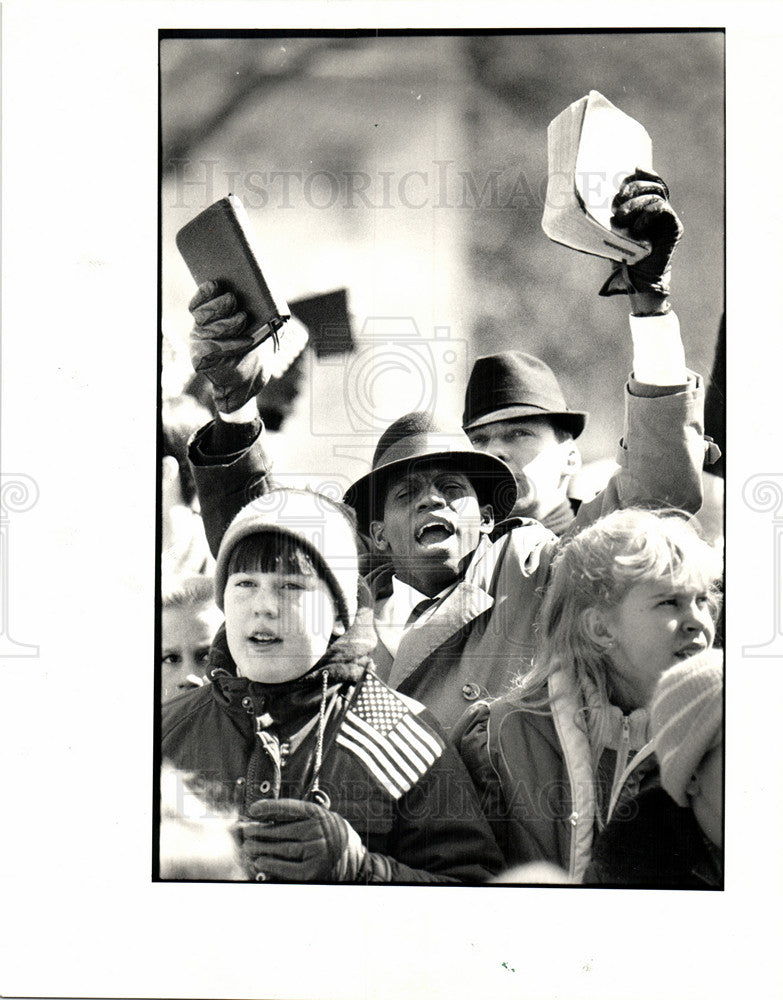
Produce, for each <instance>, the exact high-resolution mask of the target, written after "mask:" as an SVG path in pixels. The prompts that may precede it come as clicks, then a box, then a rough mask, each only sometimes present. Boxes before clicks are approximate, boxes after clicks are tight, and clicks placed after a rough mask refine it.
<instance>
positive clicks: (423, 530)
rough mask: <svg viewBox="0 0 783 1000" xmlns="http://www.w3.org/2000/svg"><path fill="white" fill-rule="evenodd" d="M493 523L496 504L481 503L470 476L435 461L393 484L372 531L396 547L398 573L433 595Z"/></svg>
mask: <svg viewBox="0 0 783 1000" xmlns="http://www.w3.org/2000/svg"><path fill="white" fill-rule="evenodd" d="M492 525H493V520H492V508H491V507H488V506H485V507H481V506H480V505H479V501H478V497H477V496H476V491H475V489H474V488H473V486H472V485H471V482H470V480H469V479H468V477H467V476H465V475H463V474H462V473H460V472H454V471H453V470H451V469H443V468H442V467H438V466H433V467H431V468H426V467H425V468H423V469H416V470H414V471H412V472H410V473H408V474H407V475H404V476H401V477H400V478H399V479H398V480H396V481H395V482H393V483H392V484H391V486H389V488H388V490H387V492H386V501H385V504H384V511H383V521H374V522H373V524H372V525H371V526H370V530H371V533H372V535H373V540H374V541H375V543H376V545H377V546H378V547H379V548H380V549H381V550H384V551H388V552H390V554H391V556H392V562H393V563H394V569H395V572H396V573H397V576H398V577H399V578H400V579H401V580H403V581H404V582H405V583H408V584H410V585H411V586H413V587H416V589H417V590H420V591H421V592H422V593H423V594H427V596H428V597H432V596H434V595H435V594H437V593H438V591H440V590H442V589H443V588H444V587H446V586H448V584H450V583H452V582H453V581H454V580H455V579H457V577H459V576H460V575H461V574H462V573H463V572H464V570H465V567H466V566H467V563H468V561H469V560H470V557H471V556H472V554H473V553H474V552H475V550H476V546H477V545H478V543H479V540H480V538H481V535H482V534H485V533H487V532H489V531H491V530H492Z"/></svg>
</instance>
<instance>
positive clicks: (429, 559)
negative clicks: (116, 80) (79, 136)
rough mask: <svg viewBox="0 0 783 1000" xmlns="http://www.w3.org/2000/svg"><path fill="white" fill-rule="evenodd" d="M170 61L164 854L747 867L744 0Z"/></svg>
mask: <svg viewBox="0 0 783 1000" xmlns="http://www.w3.org/2000/svg"><path fill="white" fill-rule="evenodd" d="M160 65H161V220H162V226H161V232H162V238H161V268H162V282H161V288H162V324H161V325H162V336H163V356H162V373H163V379H162V402H161V411H162V433H163V451H164V454H163V456H162V460H161V463H162V464H161V468H162V474H163V489H162V505H161V516H162V525H161V538H162V553H161V592H162V611H161V622H162V631H161V681H160V687H161V700H162V702H163V703H164V704H163V707H162V710H161V718H162V723H161V734H160V739H161V743H160V748H161V755H162V763H163V764H165V766H166V772H165V774H166V784H165V789H168V793H167V797H166V799H165V801H164V810H165V811H164V815H163V816H162V827H161V836H162V842H161V851H162V857H161V858H160V863H161V869H160V874H161V877H164V878H171V877H173V878H177V877H194V878H209V877H213V878H216V879H220V878H226V877H228V876H227V874H226V873H227V872H234V873H235V874H234V875H233V876H232V877H236V878H240V877H243V878H248V879H251V880H255V881H262V882H265V881H267V880H273V881H281V882H363V883H365V884H370V883H399V882H402V883H421V882H424V883H435V884H439V883H450V884H454V883H460V882H462V883H464V882H467V883H487V882H493V881H497V880H500V881H502V882H504V883H507V882H518V883H537V884H538V883H552V882H554V883H556V884H569V885H580V884H581V885H584V884H588V885H589V884H598V885H613V886H626V887H627V886H641V887H651V888H655V887H658V888H660V887H668V888H679V889H685V888H691V889H705V888H718V889H719V888H721V887H722V885H723V877H724V874H723V858H722V825H723V818H722V817H723V813H722V795H723V792H722V785H723V705H722V702H723V673H722V652H721V647H722V633H721V623H722V597H723V586H722V576H723V566H722V562H723V560H722V556H723V541H724V532H723V510H724V504H723V467H724V466H723V460H722V451H723V450H722V448H721V444H722V442H723V438H724V433H723V429H724V426H725V421H724V413H725V407H724V400H725V362H724V353H725V342H724V340H723V337H724V333H723V331H724V325H725V320H724V307H723V302H724V291H723V271H724V223H723V202H724V194H723V192H724V94H723V75H724V36H723V32H721V31H703V32H702V31H690V32H687V31H685V32H625V31H620V32H614V33H613V32H586V31H583V32H567V31H566V32H559V33H552V32H515V33H496V32H485V33H478V32H477V33H473V32H453V33H446V32H437V33H433V32H393V33H389V34H385V33H380V34H379V33H373V34H368V33H353V34H350V35H348V36H347V37H346V34H345V33H340V34H336V33H321V34H318V35H316V36H309V35H306V34H303V33H301V32H298V33H296V34H294V35H293V36H287V35H281V34H278V33H272V34H268V33H267V34H257V33H256V34H236V35H221V34H207V35H204V36H201V37H198V36H196V37H194V36H192V35H189V34H187V35H185V36H184V37H178V36H177V34H176V33H172V34H169V33H163V34H162V37H161V42H160ZM566 65H568V66H569V67H570V70H569V72H568V73H564V72H563V67H564V66H566ZM662 66H664V67H666V66H668V67H670V70H669V71H668V72H667V71H664V72H662V71H661V67H662ZM683 67H684V70H683ZM675 68H676V69H677V72H676V74H675ZM673 77H674V79H675V81H676V82H673ZM607 94H608V95H610V96H607ZM694 95H698V96H697V97H696V99H694ZM612 98H614V100H615V101H618V102H620V103H621V104H622V105H623V107H622V108H621V107H619V106H618V105H617V104H615V103H613V101H612ZM653 136H655V139H653ZM678 192H681V195H679V197H678ZM683 219H684V220H685V221H684V222H683V221H682V220H683ZM681 244H682V247H681ZM680 303H682V306H680ZM689 365H690V366H692V368H691V367H689ZM693 369H696V370H695V371H694V370H693ZM628 372H630V373H631V374H630V375H628V374H627V373H628ZM702 372H703V373H705V374H701V373H702ZM710 432H711V433H710ZM716 438H717V440H716ZM723 448H724V449H725V443H724V444H723ZM335 502H336V503H335ZM340 504H345V506H346V507H347V508H348V509H343V508H341V507H340V506H339V505H340ZM694 516H696V519H697V520H696V522H695V524H692V523H691V519H692V518H693V517H694ZM353 529H356V530H355V531H353ZM352 534H355V535H356V536H357V538H356V540H354V539H353V538H352ZM205 578H206V579H205ZM207 581H209V582H207ZM360 581H361V582H360ZM210 583H211V584H212V591H210V590H209V584H210ZM357 593H358V595H359V596H358V597H357ZM292 595H294V597H295V600H292ZM214 612H217V613H218V614H219V613H221V612H222V613H223V614H224V616H225V620H224V624H223V626H222V627H221V628H219V629H218V630H217V631H215V621H214ZM210 615H212V616H211V617H210ZM213 634H214V635H213ZM210 639H213V641H212V645H211V648H209V640H210ZM716 639H717V643H716ZM664 674H665V676H664ZM661 747H665V749H661ZM690 771H693V773H694V775H696V777H695V779H694V780H693V782H692V784H691V779H692V778H693V775H692V774H691V773H685V772H690ZM199 820H201V821H203V823H204V826H205V831H206V832H205V836H206V838H207V839H206V840H205V844H207V845H208V847H207V848H206V850H207V851H208V852H212V851H215V850H216V849H217V848H216V847H215V840H214V838H215V836H216V826H218V825H219V824H220V823H221V821H222V823H223V825H224V829H225V833H224V843H225V854H226V856H225V857H224V856H223V855H222V854H219V856H218V858H216V859H215V858H213V856H212V854H211V853H208V855H207V857H206V858H202V857H201V854H200V852H199V848H198V840H197V839H196V835H197V826H198V822H199ZM177 823H179V826H177V825H176V824H177ZM188 823H190V824H191V825H192V827H193V838H194V839H193V840H192V851H193V859H192V861H189V860H188V857H187V851H188V850H189V848H188V847H187V842H186V841H185V839H184V838H185V831H186V828H187V824H188ZM210 863H211V864H213V865H214V868H213V869H212V870H211V875H210V868H209V864H210Z"/></svg>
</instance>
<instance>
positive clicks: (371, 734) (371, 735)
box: [346, 712, 421, 782]
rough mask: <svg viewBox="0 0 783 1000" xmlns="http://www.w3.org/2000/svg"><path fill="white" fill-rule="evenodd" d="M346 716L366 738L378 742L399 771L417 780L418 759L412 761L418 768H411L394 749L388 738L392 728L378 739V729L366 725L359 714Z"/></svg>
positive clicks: (390, 735)
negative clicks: (387, 733)
mask: <svg viewBox="0 0 783 1000" xmlns="http://www.w3.org/2000/svg"><path fill="white" fill-rule="evenodd" d="M346 718H347V719H349V720H350V722H351V723H352V725H354V726H358V727H360V728H361V729H362V731H363V732H364V733H365V735H366V737H367V738H368V739H370V740H372V741H373V742H374V743H375V744H379V743H380V745H381V746H382V747H383V751H384V753H387V754H388V755H389V757H390V758H391V760H392V761H393V762H394V763H395V764H396V765H397V767H398V768H399V769H400V771H402V772H403V774H405V775H406V777H407V778H408V779H409V780H410V781H411V782H415V781H417V780H418V778H419V777H420V776H421V764H420V762H418V761H413V764H414V765H417V764H418V768H417V769H414V768H411V766H410V764H409V763H408V762H407V761H406V760H405V758H404V757H403V756H402V755H401V754H399V753H398V752H397V751H396V750H395V748H394V747H393V746H392V745H391V743H390V742H389V740H390V739H391V737H392V736H393V734H394V731H393V730H392V732H391V733H389V735H388V736H386V737H383V738H382V739H380V740H379V739H378V731H377V730H375V729H373V728H372V726H368V725H367V723H366V722H365V721H364V719H361V718H359V716H357V715H355V714H354V713H353V712H348V713H347V715H346Z"/></svg>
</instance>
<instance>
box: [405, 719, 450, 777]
mask: <svg viewBox="0 0 783 1000" xmlns="http://www.w3.org/2000/svg"><path fill="white" fill-rule="evenodd" d="M398 731H399V733H400V735H401V736H404V737H405V738H406V739H407V740H408V741H409V742H410V744H411V745H412V746H413V748H414V749H415V750H416V752H417V753H418V754H420V755H421V756H422V757H423V758H424V759H425V760H426V761H427V763H428V764H429V765H430V766H431V765H432V764H434V763H435V759H436V758H437V757H440V755H441V748H440V747H439V746H438V744H437V743H435V748H434V752H433V750H432V749H431V748H432V742H431V741H425V740H424V739H422V737H424V736H426V735H428V734H427V733H424V732H423V731H422V730H421V729H420V727H419V726H411V725H410V720H408V719H403V721H402V722H401V723H400V725H399V727H398Z"/></svg>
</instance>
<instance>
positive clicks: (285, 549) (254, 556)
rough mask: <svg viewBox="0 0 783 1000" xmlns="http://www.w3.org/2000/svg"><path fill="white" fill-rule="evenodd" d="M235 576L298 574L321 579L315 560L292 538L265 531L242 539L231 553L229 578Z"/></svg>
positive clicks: (227, 573)
mask: <svg viewBox="0 0 783 1000" xmlns="http://www.w3.org/2000/svg"><path fill="white" fill-rule="evenodd" d="M232 573H296V574H301V575H303V576H313V575H318V573H317V570H316V567H315V565H314V563H313V560H312V559H311V558H310V556H309V555H308V554H307V552H305V550H304V549H303V548H302V546H301V545H300V544H299V542H297V540H296V539H294V538H291V536H290V535H283V534H278V533H277V532H272V531H263V532H260V533H259V534H257V535H248V536H247V537H246V538H242V539H240V541H239V542H237V544H236V545H235V546H234V549H233V551H232V552H231V557H230V558H229V561H228V568H227V571H226V575H227V576H231V574H232Z"/></svg>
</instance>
